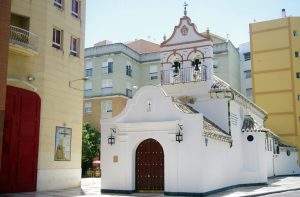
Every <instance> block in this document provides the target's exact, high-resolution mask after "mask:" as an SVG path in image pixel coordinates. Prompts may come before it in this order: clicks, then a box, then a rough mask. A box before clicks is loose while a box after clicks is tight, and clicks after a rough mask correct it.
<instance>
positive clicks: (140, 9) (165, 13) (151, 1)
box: [85, 0, 300, 47]
mask: <svg viewBox="0 0 300 197" xmlns="http://www.w3.org/2000/svg"><path fill="white" fill-rule="evenodd" d="M86 2H87V10H86V11H87V15H86V17H87V18H86V35H85V36H86V38H85V41H86V43H85V45H86V47H90V46H92V45H93V44H94V43H95V42H98V41H101V40H110V41H112V42H126V41H131V40H134V39H146V40H150V41H153V42H156V43H160V42H161V41H162V38H163V35H164V34H166V35H167V37H168V36H170V35H171V33H172V31H173V28H174V26H175V25H177V24H178V22H179V18H180V17H181V16H183V4H184V0H86ZM187 3H188V4H189V6H188V16H189V17H190V18H191V19H192V22H193V23H195V24H196V26H197V27H198V30H199V31H205V30H206V29H207V27H209V29H210V31H211V32H212V33H215V34H217V35H220V36H223V37H226V35H227V34H229V38H230V40H232V42H233V43H234V44H235V45H236V46H238V44H241V43H244V42H247V41H249V29H248V25H249V23H251V22H253V21H254V19H255V20H256V21H262V20H269V19H274V18H278V17H280V16H281V9H282V8H285V9H286V10H287V14H288V15H292V16H300V0H247V1H246V0H187Z"/></svg>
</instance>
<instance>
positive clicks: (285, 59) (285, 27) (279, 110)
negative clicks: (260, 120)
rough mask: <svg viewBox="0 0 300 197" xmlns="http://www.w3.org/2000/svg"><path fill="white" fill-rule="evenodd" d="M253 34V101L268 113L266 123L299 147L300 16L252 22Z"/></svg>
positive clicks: (251, 34)
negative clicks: (298, 56) (295, 34)
mask: <svg viewBox="0 0 300 197" xmlns="http://www.w3.org/2000/svg"><path fill="white" fill-rule="evenodd" d="M293 31H297V32H298V34H299V35H298V36H294V35H293ZM250 37H251V53H252V71H253V72H252V73H253V92H254V101H255V102H256V103H257V104H258V105H259V106H261V107H262V108H263V109H265V110H266V111H267V112H268V114H269V116H268V120H267V121H266V126H267V127H269V128H271V129H272V130H273V131H274V132H275V133H277V134H279V135H281V136H282V137H283V139H285V140H286V141H287V142H288V143H292V144H293V145H297V146H298V148H300V138H299V137H298V135H300V131H299V129H300V125H299V116H300V104H299V101H298V99H297V95H298V94H300V79H297V78H296V72H300V68H299V67H300V64H299V63H300V58H296V57H295V56H294V52H295V51H299V52H300V17H287V18H281V19H276V20H271V21H264V22H259V23H253V24H250Z"/></svg>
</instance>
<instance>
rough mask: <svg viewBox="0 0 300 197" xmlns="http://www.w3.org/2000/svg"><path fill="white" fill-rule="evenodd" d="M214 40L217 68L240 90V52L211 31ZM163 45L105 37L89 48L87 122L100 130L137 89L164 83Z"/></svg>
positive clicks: (85, 112)
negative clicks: (115, 40)
mask: <svg viewBox="0 0 300 197" xmlns="http://www.w3.org/2000/svg"><path fill="white" fill-rule="evenodd" d="M202 34H209V36H210V37H211V39H212V41H213V43H214V72H215V74H216V75H217V76H218V77H220V78H222V79H223V80H225V81H226V82H227V83H229V84H231V85H232V87H233V88H235V89H237V90H240V62H239V53H238V50H237V49H236V48H235V47H234V45H233V44H232V43H231V42H230V40H227V39H225V38H222V37H220V36H217V35H215V34H212V33H210V32H209V31H207V32H204V33H202ZM160 50H161V47H160V45H158V44H156V43H152V42H149V41H146V40H135V41H133V42H129V43H125V44H124V43H114V44H112V43H111V42H109V41H102V42H99V43H96V44H95V46H94V47H90V48H87V49H85V75H86V76H87V77H88V78H89V79H88V80H87V81H86V82H85V95H84V96H85V102H84V118H83V119H84V122H88V123H90V124H92V125H93V126H95V127H96V128H97V129H99V130H100V119H101V118H110V117H112V116H116V115H117V114H119V113H120V112H121V111H122V110H123V108H124V107H125V105H126V103H127V99H128V98H131V97H132V96H133V94H134V93H135V91H136V90H137V89H138V88H140V87H142V86H146V85H159V84H160V83H161V51H160Z"/></svg>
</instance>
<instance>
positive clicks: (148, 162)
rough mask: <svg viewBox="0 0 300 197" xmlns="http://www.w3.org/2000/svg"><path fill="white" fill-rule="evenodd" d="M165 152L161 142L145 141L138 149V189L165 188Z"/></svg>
mask: <svg viewBox="0 0 300 197" xmlns="http://www.w3.org/2000/svg"><path fill="white" fill-rule="evenodd" d="M163 164H164V154H163V149H162V147H161V145H160V144H159V142H157V141H156V140H154V139H147V140H145V141H143V142H142V143H141V144H140V145H139V146H138V148H137V150H136V189H137V190H163V189H164V165H163Z"/></svg>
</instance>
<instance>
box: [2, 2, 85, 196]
mask: <svg viewBox="0 0 300 197" xmlns="http://www.w3.org/2000/svg"><path fill="white" fill-rule="evenodd" d="M10 29H11V32H10V45H9V57H8V74H7V75H8V76H7V84H8V85H9V86H12V87H16V88H19V89H22V90H26V91H28V92H32V93H34V94H36V95H38V97H39V98H40V100H41V104H40V119H39V122H40V124H39V125H40V126H39V135H38V136H39V137H38V142H39V143H38V144H39V145H38V155H37V172H36V188H35V189H36V190H38V191H42V190H53V189H61V188H67V187H76V186H79V185H80V179H81V131H82V100H83V91H82V89H83V81H82V78H83V71H84V69H83V68H84V67H83V62H84V50H83V46H84V29H85V0H47V1H40V0H12V5H11V26H10ZM58 128H62V131H66V130H67V131H68V132H69V133H68V134H66V135H70V136H69V137H68V138H63V139H60V140H58V139H57V138H58V134H59V132H58ZM63 140H64V141H63ZM68 140H70V141H68ZM58 143H59V145H61V146H62V147H63V149H62V153H63V154H65V156H64V157H63V159H57V157H56V153H57V151H58V150H57V149H58ZM60 143H62V144H60ZM68 143H69V144H68ZM67 155H68V156H67ZM24 170H26V169H24Z"/></svg>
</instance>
